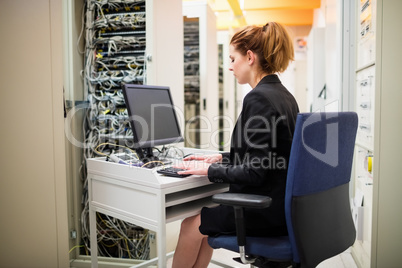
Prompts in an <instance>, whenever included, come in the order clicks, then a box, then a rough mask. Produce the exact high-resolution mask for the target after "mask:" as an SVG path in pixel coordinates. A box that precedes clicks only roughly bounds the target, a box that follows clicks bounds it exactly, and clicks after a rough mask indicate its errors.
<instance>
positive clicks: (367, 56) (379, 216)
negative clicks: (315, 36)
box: [352, 0, 402, 267]
mask: <svg viewBox="0 0 402 268" xmlns="http://www.w3.org/2000/svg"><path fill="white" fill-rule="evenodd" d="M356 5H357V7H356V13H357V14H356V16H355V17H356V21H357V26H356V27H357V34H356V35H357V36H356V44H357V50H356V55H357V58H356V65H357V70H356V91H355V93H356V100H355V103H356V106H355V107H356V111H357V112H358V114H359V130H358V135H357V139H356V158H355V173H356V176H355V177H356V178H355V182H356V183H355V186H356V187H355V191H356V192H358V191H360V192H362V193H363V195H364V201H363V207H364V216H363V230H362V234H363V235H362V237H361V238H360V239H359V240H357V241H356V243H355V245H354V246H353V250H352V254H353V256H354V258H355V260H356V262H357V264H358V266H359V267H399V266H400V262H401V254H400V249H401V248H402V240H401V239H400V238H401V236H402V228H401V227H400V226H401V225H402V216H401V215H402V214H401V209H400V205H399V204H400V203H401V201H402V198H401V194H400V190H401V189H402V180H401V179H400V177H401V176H400V174H401V172H400V168H399V167H400V164H401V162H402V155H401V153H400V152H401V149H402V142H401V139H400V133H402V124H401V115H402V105H401V104H400V101H401V99H402V91H401V90H400V85H401V84H402V76H401V74H400V62H401V61H402V53H401V50H400V48H399V46H400V43H401V42H402V36H401V35H400V34H396V33H395V29H400V28H401V27H402V17H401V15H400V10H402V2H401V1H383V0H376V1H374V0H365V1H358V2H357V3H356ZM371 155H372V156H373V158H372V159H370V157H371ZM370 162H371V168H372V169H371V171H370Z"/></svg>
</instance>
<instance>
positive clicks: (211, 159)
mask: <svg viewBox="0 0 402 268" xmlns="http://www.w3.org/2000/svg"><path fill="white" fill-rule="evenodd" d="M192 160H197V161H203V162H205V163H210V164H212V163H217V162H221V161H222V155H221V154H207V155H190V156H188V157H186V158H184V159H183V161H192Z"/></svg>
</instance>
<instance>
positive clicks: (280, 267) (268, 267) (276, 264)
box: [233, 257, 300, 268]
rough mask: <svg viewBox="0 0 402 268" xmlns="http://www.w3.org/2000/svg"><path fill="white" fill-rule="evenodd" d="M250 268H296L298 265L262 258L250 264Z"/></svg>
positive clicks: (238, 260) (239, 260)
mask: <svg viewBox="0 0 402 268" xmlns="http://www.w3.org/2000/svg"><path fill="white" fill-rule="evenodd" d="M233 260H235V261H237V262H238V263H242V261H241V259H240V258H239V257H238V258H233ZM251 267H259V268H290V267H291V268H298V267H300V264H298V263H293V262H291V261H272V260H268V259H264V258H261V257H259V258H257V259H256V260H255V262H254V263H252V264H251Z"/></svg>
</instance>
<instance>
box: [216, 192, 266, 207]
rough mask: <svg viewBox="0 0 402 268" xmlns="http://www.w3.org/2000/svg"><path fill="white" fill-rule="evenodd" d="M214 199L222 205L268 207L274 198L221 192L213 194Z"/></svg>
mask: <svg viewBox="0 0 402 268" xmlns="http://www.w3.org/2000/svg"><path fill="white" fill-rule="evenodd" d="M212 201H213V202H215V203H218V204H221V205H227V206H233V207H244V208H266V207H269V206H270V205H271V203H272V198H271V197H269V196H264V195H255V194H240V193H220V194H215V195H213V196H212Z"/></svg>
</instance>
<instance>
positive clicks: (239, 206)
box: [212, 193, 272, 264]
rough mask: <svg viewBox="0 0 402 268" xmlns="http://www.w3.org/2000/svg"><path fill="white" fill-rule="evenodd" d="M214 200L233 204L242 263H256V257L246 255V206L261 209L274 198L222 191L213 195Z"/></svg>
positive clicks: (267, 205) (222, 203) (228, 204)
mask: <svg viewBox="0 0 402 268" xmlns="http://www.w3.org/2000/svg"><path fill="white" fill-rule="evenodd" d="M212 201H213V202H215V203H218V204H221V205H227V206H232V207H233V209H234V213H235V221H236V236H237V244H238V245H239V253H240V259H241V261H242V263H244V264H246V263H254V261H255V258H250V257H248V256H247V255H246V251H245V246H246V226H245V222H244V208H255V209H261V208H266V207H269V206H270V205H271V203H272V198H271V197H268V196H263V195H255V194H240V193H220V194H215V195H213V196H212Z"/></svg>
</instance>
